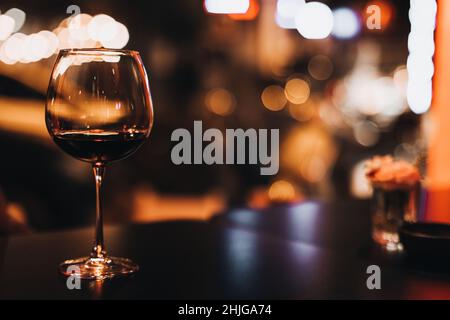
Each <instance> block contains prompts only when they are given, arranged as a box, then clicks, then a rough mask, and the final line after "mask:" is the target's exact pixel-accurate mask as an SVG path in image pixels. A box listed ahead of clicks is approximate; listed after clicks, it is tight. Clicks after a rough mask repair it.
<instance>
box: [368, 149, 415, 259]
mask: <svg viewBox="0 0 450 320" xmlns="http://www.w3.org/2000/svg"><path fill="white" fill-rule="evenodd" d="M366 176H367V178H368V179H369V181H370V183H371V185H372V188H373V204H374V205H373V211H372V238H373V240H374V241H375V243H377V244H379V245H380V246H382V247H384V248H385V249H387V250H388V251H400V250H403V246H402V244H401V243H400V236H399V228H400V227H401V226H402V224H403V223H404V222H411V223H412V222H415V221H416V220H417V210H418V197H419V191H420V174H419V171H418V169H417V168H416V167H414V166H413V165H411V164H409V163H407V162H405V161H402V160H394V159H393V158H392V157H389V156H385V157H375V158H373V159H371V160H369V161H368V162H367V163H366Z"/></svg>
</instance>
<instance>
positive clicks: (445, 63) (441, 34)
mask: <svg viewBox="0 0 450 320" xmlns="http://www.w3.org/2000/svg"><path fill="white" fill-rule="evenodd" d="M449 34H450V1H448V0H438V11H437V29H436V32H435V42H436V52H435V58H434V61H435V75H434V79H433V102H432V105H431V109H430V113H429V115H430V120H431V126H430V129H431V130H430V134H429V140H428V142H429V150H428V168H427V174H428V179H429V181H428V182H429V185H428V199H427V206H426V213H425V220H427V221H429V222H444V223H450V146H449V142H450V90H449V86H450V38H449V37H448V35H449Z"/></svg>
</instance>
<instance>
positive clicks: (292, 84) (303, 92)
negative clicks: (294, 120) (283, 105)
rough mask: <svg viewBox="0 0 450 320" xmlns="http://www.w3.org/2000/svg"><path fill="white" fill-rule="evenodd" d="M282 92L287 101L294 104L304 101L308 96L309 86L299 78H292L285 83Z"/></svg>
mask: <svg viewBox="0 0 450 320" xmlns="http://www.w3.org/2000/svg"><path fill="white" fill-rule="evenodd" d="M284 93H285V95H286V98H287V99H288V100H289V102H291V103H294V104H302V103H305V102H306V100H308V98H309V94H310V88H309V84H308V83H307V82H306V81H305V80H303V79H299V78H294V79H291V80H289V81H288V82H287V83H286V87H285V88H284Z"/></svg>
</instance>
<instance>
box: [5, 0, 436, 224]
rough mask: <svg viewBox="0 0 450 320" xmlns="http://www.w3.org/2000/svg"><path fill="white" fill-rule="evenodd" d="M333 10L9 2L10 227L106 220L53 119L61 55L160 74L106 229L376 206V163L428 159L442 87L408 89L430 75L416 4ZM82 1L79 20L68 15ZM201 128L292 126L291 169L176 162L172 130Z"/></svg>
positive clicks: (360, 4) (346, 5) (292, 4)
mask: <svg viewBox="0 0 450 320" xmlns="http://www.w3.org/2000/svg"><path fill="white" fill-rule="evenodd" d="M423 2H427V1H423ZM246 3H248V4H246ZM320 3H322V4H323V5H322V6H317V7H316V9H314V10H315V11H314V10H313V12H314V14H303V17H301V18H299V17H298V15H299V13H298V12H299V9H298V8H299V6H301V5H304V1H302V0H250V1H242V0H230V1H220V0H206V1H201V0H170V1H133V2H132V3H131V2H124V1H103V0H99V1H53V2H31V1H20V0H15V1H10V0H3V1H2V3H1V4H0V12H1V14H2V15H1V16H0V146H1V149H0V150H1V153H2V154H1V157H0V190H1V196H0V211H2V210H3V216H7V217H8V219H10V220H12V221H13V223H12V224H11V223H9V226H11V225H12V226H13V227H11V228H9V229H8V230H6V228H3V230H2V231H3V232H11V231H23V230H24V229H31V230H35V231H41V230H49V229H61V228H73V227H78V226H83V225H87V224H89V223H91V222H92V221H93V219H94V210H95V208H94V205H95V203H94V200H95V198H94V181H93V177H92V172H91V170H90V167H89V165H88V164H86V163H83V162H80V161H77V160H75V159H73V158H71V157H70V156H68V155H66V154H64V153H63V152H62V151H61V150H59V149H58V147H57V146H56V145H55V144H54V143H53V142H52V140H51V139H50V137H49V135H48V133H47V130H46V128H45V121H44V110H45V95H46V90H47V85H48V80H49V77H50V73H51V70H52V66H53V63H54V61H55V58H56V53H57V51H58V50H59V49H61V48H70V47H75V48H76V47H100V46H104V47H112V48H125V49H133V50H138V51H139V52H140V53H141V56H142V59H143V61H144V64H145V66H146V69H147V72H148V75H149V80H150V89H151V93H152V98H153V103H154V109H155V121H154V127H153V131H152V133H151V135H150V139H149V140H148V141H147V142H146V143H145V145H144V146H143V147H142V148H141V149H140V150H139V151H138V152H137V153H136V154H135V155H133V156H132V157H131V158H128V159H127V160H125V161H121V162H118V163H115V164H114V165H113V166H111V167H110V168H108V171H107V174H106V183H105V194H104V196H105V210H106V220H107V222H109V223H119V222H120V223H122V222H150V221H158V220H168V219H209V218H210V217H211V216H213V215H214V214H218V213H220V212H223V211H225V210H226V209H227V208H230V207H241V206H245V207H251V208H265V207H268V206H271V205H276V204H278V203H286V202H287V203H290V202H298V201H302V200H305V199H323V200H326V201H332V200H334V199H350V198H359V199H364V198H368V197H370V195H371V193H370V188H369V187H368V185H367V182H366V180H365V178H364V167H363V162H364V161H365V160H366V159H368V158H370V157H371V156H373V155H375V154H393V155H395V156H396V157H399V158H403V159H406V160H408V161H411V162H417V161H420V158H421V155H422V154H423V150H424V149H425V148H426V145H425V141H424V139H423V138H421V137H422V131H423V129H422V128H423V127H424V123H425V122H426V119H425V118H423V119H422V117H421V116H420V114H422V113H424V112H426V111H427V108H428V107H429V103H430V102H429V101H428V97H429V99H431V93H429V92H428V91H431V86H430V88H429V89H427V88H428V87H427V86H420V88H419V89H417V88H415V87H414V86H412V85H410V86H409V87H408V73H409V74H410V75H411V74H412V75H414V76H415V77H419V78H420V76H423V75H424V74H425V77H426V74H427V73H429V72H430V70H429V69H430V68H428V67H427V66H425V67H424V66H423V64H421V65H420V68H417V59H408V54H409V53H411V52H413V49H414V48H419V49H417V50H422V51H426V50H428V48H429V46H428V44H427V42H425V41H423V38H421V37H420V36H421V35H418V36H414V35H412V36H411V35H410V33H412V32H411V30H412V28H411V24H412V23H413V21H410V19H414V13H413V14H411V13H410V14H409V10H410V3H409V1H393V0H379V1H354V0H353V1H350V0H334V1H331V0H330V1H320ZM430 4H431V6H429V7H427V8H429V10H430V11H431V14H435V10H436V8H435V4H436V3H435V1H430ZM70 5H76V6H78V7H79V8H80V9H81V15H78V16H77V18H74V16H71V15H72V14H73V13H74V12H76V11H72V10H69V13H68V12H67V9H68V7H69V6H70ZM243 7H244V9H242V8H243ZM13 8H16V9H13ZM73 8H74V7H72V8H69V9H73ZM377 10H379V11H377ZM426 10H427V9H425V16H426V14H427V11H426ZM433 10H434V13H433ZM378 13H379V15H377V14H378ZM422 13H424V11H423V10H422ZM311 17H312V18H311ZM330 21H331V22H330ZM418 21H419V22H420V23H422V22H423V19H422V20H420V19H419V20H418ZM377 22H379V23H380V25H379V27H380V28H376V27H375V28H373V26H374V23H375V26H376V23H377ZM419 22H417V23H419ZM425 22H426V21H425ZM330 23H331V24H330ZM433 23H434V20H433ZM433 27H434V26H433ZM321 38H323V39H321ZM408 38H409V41H408ZM431 41H432V37H431ZM431 45H432V46H433V48H432V50H434V43H432V44H430V46H431ZM431 55H432V53H431ZM419 56H422V55H419ZM430 58H431V56H430ZM407 62H408V63H407ZM431 67H433V66H431ZM407 69H408V70H407ZM432 73H433V71H432V70H431V75H432ZM431 75H430V76H429V77H430V78H431ZM417 81H419V82H420V80H417ZM430 81H431V80H430ZM410 83H413V82H410ZM414 83H415V82H414ZM422 84H423V83H422ZM430 84H431V82H430ZM421 90H422V91H421ZM424 90H425V92H423V91H424ZM427 90H428V91H427ZM419 94H420V95H419ZM194 120H202V121H203V128H204V130H206V129H207V128H219V129H221V130H225V128H243V129H247V128H255V129H259V128H279V129H280V170H279V172H278V174H277V175H275V176H261V175H260V171H259V166H257V165H213V166H207V165H181V166H176V165H174V164H172V162H171V159H170V152H171V148H172V147H173V146H174V145H175V144H176V143H174V142H171V140H170V136H171V133H172V131H173V130H175V129H177V128H186V129H188V130H189V131H192V129H193V121H194ZM4 219H6V218H4ZM1 221H2V220H1V219H0V224H1ZM0 229H1V228H0Z"/></svg>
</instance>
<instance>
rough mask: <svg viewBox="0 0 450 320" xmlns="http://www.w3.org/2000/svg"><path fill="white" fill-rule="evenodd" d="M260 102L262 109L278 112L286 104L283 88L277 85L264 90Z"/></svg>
mask: <svg viewBox="0 0 450 320" xmlns="http://www.w3.org/2000/svg"><path fill="white" fill-rule="evenodd" d="M261 101H262V103H263V105H264V107H265V108H267V109H269V110H271V111H279V110H281V109H283V108H284V106H285V105H286V103H287V100H286V96H285V95H284V90H283V88H282V87H280V86H277V85H271V86H268V87H267V88H265V89H264V90H263V92H262V94H261Z"/></svg>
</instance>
